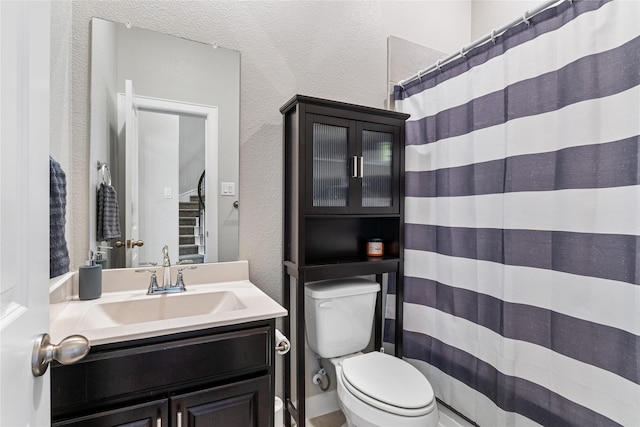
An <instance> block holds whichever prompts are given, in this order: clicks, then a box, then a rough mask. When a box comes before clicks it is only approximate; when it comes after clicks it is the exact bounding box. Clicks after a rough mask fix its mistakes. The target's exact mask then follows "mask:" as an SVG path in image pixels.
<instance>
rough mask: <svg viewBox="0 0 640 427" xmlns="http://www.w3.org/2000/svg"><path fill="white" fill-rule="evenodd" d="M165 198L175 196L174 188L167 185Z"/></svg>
mask: <svg viewBox="0 0 640 427" xmlns="http://www.w3.org/2000/svg"><path fill="white" fill-rule="evenodd" d="M164 198H165V199H172V198H173V188H171V187H165V189H164Z"/></svg>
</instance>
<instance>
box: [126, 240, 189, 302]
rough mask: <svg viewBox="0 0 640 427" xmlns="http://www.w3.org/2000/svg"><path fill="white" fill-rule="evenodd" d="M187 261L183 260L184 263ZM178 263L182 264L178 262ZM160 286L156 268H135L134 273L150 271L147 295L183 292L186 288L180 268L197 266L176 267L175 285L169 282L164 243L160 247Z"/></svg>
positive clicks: (166, 248)
mask: <svg viewBox="0 0 640 427" xmlns="http://www.w3.org/2000/svg"><path fill="white" fill-rule="evenodd" d="M186 262H187V261H185V263H186ZM178 264H182V262H179V263H178ZM162 268H163V277H162V286H160V285H159V284H158V280H157V275H156V270H136V273H142V272H145V271H147V272H149V273H151V279H150V281H149V289H147V295H155V294H166V293H170V292H184V291H186V290H187V288H186V286H185V285H184V279H183V276H182V270H185V269H193V268H198V267H195V266H191V267H182V268H180V269H178V277H177V278H176V284H175V286H174V285H172V284H171V260H170V259H169V247H168V246H167V245H164V247H163V248H162Z"/></svg>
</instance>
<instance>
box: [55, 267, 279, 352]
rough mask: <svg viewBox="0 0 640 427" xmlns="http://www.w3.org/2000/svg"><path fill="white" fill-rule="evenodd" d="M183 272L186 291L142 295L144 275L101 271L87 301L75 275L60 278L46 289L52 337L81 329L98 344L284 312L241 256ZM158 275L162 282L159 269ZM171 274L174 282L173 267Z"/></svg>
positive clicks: (143, 292)
mask: <svg viewBox="0 0 640 427" xmlns="http://www.w3.org/2000/svg"><path fill="white" fill-rule="evenodd" d="M172 268H174V267H172ZM184 275H185V282H186V284H187V291H186V292H181V293H172V294H159V295H146V291H147V285H148V279H149V274H140V273H135V272H134V271H133V269H120V270H105V271H104V272H103V293H102V296H101V297H100V298H98V299H95V300H88V301H80V300H79V299H78V297H77V274H75V276H74V275H73V274H71V275H68V276H67V277H64V278H63V279H61V280H59V283H57V284H55V285H54V286H52V287H51V292H50V299H51V304H50V335H51V338H52V342H60V341H61V340H62V339H64V338H65V337H67V336H69V335H74V334H80V335H84V336H85V337H87V338H88V339H89V342H90V343H91V345H99V344H107V343H113V342H119V341H128V340H135V339H141V338H149V337H154V336H160V335H167V334H173V333H178V332H186V331H192V330H198V329H208V328H213V327H218V326H226V325H234V324H240V323H246V322H252V321H256V320H264V319H271V318H277V317H283V316H286V315H287V311H286V310H285V309H284V308H283V307H282V306H281V305H280V304H278V303H277V302H275V301H274V300H273V299H271V298H270V297H269V296H268V295H266V294H265V293H264V292H262V291H261V290H260V289H259V288H258V287H257V286H255V285H254V284H253V283H251V282H250V281H249V278H248V275H249V274H248V263H247V262H246V261H237V262H231V263H215V264H201V265H198V269H197V270H186V271H185V272H184ZM158 276H159V281H161V279H162V271H161V269H158ZM173 278H174V280H173V282H175V272H174V275H173ZM64 287H66V291H63V290H61V288H64ZM69 287H71V290H70V291H69ZM138 302H140V304H138ZM210 303H211V304H210ZM120 307H121V308H122V310H120ZM210 307H213V308H212V309H210ZM167 308H171V309H169V310H167ZM125 310H128V313H124V311H125ZM150 311H154V312H153V313H150ZM156 311H157V313H156ZM167 313H169V314H167ZM127 316H128V317H127ZM132 316H133V317H132ZM138 317H139V318H140V319H142V320H141V321H137V320H136V319H137V318H138ZM165 317H169V318H165ZM123 319H124V320H123ZM132 319H133V320H132Z"/></svg>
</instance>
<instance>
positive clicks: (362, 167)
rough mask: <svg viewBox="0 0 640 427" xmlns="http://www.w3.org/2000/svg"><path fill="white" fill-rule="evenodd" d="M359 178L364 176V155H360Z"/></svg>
mask: <svg viewBox="0 0 640 427" xmlns="http://www.w3.org/2000/svg"><path fill="white" fill-rule="evenodd" d="M360 178H364V157H363V156H360Z"/></svg>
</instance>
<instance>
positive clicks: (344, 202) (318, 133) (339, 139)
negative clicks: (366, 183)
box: [312, 121, 349, 208]
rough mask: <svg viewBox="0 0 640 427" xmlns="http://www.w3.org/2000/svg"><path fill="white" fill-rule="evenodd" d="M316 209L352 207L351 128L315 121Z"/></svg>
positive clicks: (314, 184)
mask: <svg viewBox="0 0 640 427" xmlns="http://www.w3.org/2000/svg"><path fill="white" fill-rule="evenodd" d="M312 133H313V137H312V140H313V147H312V150H313V153H312V156H313V177H312V181H313V197H312V200H313V207H314V208H315V207H324V208H329V207H347V206H349V162H348V160H349V137H348V135H349V128H348V126H339V125H334V124H327V123H322V122H317V121H315V122H313V128H312Z"/></svg>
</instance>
